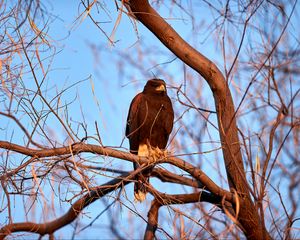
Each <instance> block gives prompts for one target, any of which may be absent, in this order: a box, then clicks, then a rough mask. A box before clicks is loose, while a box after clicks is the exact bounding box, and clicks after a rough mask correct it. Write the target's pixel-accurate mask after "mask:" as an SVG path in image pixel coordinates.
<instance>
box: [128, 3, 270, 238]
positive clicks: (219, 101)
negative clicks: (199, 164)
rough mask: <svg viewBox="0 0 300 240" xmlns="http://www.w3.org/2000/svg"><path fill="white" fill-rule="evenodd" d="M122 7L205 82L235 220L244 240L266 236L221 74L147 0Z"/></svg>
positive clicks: (232, 108)
mask: <svg viewBox="0 0 300 240" xmlns="http://www.w3.org/2000/svg"><path fill="white" fill-rule="evenodd" d="M126 6H127V8H128V10H129V11H130V12H131V14H133V15H134V16H135V17H136V19H138V20H139V21H140V22H141V23H143V24H144V25H145V26H146V27H147V28H148V29H149V30H150V31H151V32H152V33H153V34H154V35H155V36H156V37H157V38H158V39H159V40H160V41H161V42H162V43H163V44H164V45H165V46H166V47H167V48H168V49H169V50H170V51H172V52H173V53H174V54H175V55H176V56H177V57H178V58H180V59H181V60H182V61H183V62H184V63H186V64H187V65H189V66H190V67H191V68H193V69H194V70H195V71H197V72H198V73H199V74H200V75H201V76H202V77H203V78H204V79H205V80H206V81H207V83H208V84H209V86H210V89H211V91H212V93H213V96H214V100H215V106H216V112H217V116H218V125H219V134H220V139H221V144H222V150H223V156H224V162H225V167H226V173H227V179H228V183H229V186H230V188H231V189H233V190H235V191H236V192H237V193H238V194H239V196H240V200H241V199H243V200H244V202H243V204H240V206H241V207H240V208H241V209H240V213H239V221H240V222H241V224H242V225H243V227H244V233H245V236H246V237H247V238H248V239H261V238H266V239H270V236H269V233H268V232H267V231H266V229H265V228H264V225H263V224H262V222H261V219H260V217H259V215H258V211H257V210H255V206H254V204H253V202H252V200H251V197H250V192H249V190H250V188H249V186H248V184H247V180H246V176H245V170H244V166H243V160H242V154H241V151H240V143H239V138H238V131H237V126H236V117H235V110H234V104H233V100H232V97H231V93H230V89H229V87H228V84H227V83H226V81H225V78H224V76H223V74H222V73H221V72H220V70H219V69H218V68H217V66H216V65H215V64H214V63H213V62H211V61H210V60H209V59H207V58H206V57H205V56H203V55H202V54H201V53H199V52H198V51H197V50H196V49H194V48H193V47H192V46H190V45H189V44H188V43H187V42H186V41H184V40H183V39H182V38H181V37H180V36H179V34H178V33H177V32H176V31H175V30H174V29H173V28H172V27H171V26H170V25H169V24H168V23H167V22H166V21H165V20H164V19H163V18H162V17H161V16H160V15H159V14H158V13H157V12H156V11H155V10H154V9H153V8H152V7H151V6H150V4H149V2H148V0H127V1H126Z"/></svg>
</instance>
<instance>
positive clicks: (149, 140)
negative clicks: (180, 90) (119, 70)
mask: <svg viewBox="0 0 300 240" xmlns="http://www.w3.org/2000/svg"><path fill="white" fill-rule="evenodd" d="M173 121H174V110H173V106H172V102H171V99H170V98H169V96H168V95H167V88H166V83H165V81H164V80H162V79H157V78H155V79H150V80H148V81H147V83H146V85H145V86H144V89H143V91H142V92H140V93H138V94H137V95H136V96H135V97H134V98H133V100H132V102H131V104H130V107H129V111H128V116H127V122H126V131H125V132H126V137H127V138H128V140H129V148H130V152H131V153H132V154H135V155H138V156H141V157H149V156H151V155H153V154H154V155H156V156H157V153H158V154H159V152H163V153H166V146H167V143H168V139H169V136H170V134H171V132H172V129H173ZM154 158H155V156H154ZM138 166H139V164H138V163H134V164H133V167H134V169H137V168H138ZM152 169H153V168H152ZM152 169H147V170H146V171H143V172H142V173H141V174H138V175H137V177H136V181H135V183H134V197H135V200H136V201H139V202H142V201H144V200H145V198H146V194H147V191H146V188H145V185H144V184H148V183H149V177H150V174H151V171H152Z"/></svg>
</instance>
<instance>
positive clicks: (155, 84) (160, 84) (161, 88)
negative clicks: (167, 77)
mask: <svg viewBox="0 0 300 240" xmlns="http://www.w3.org/2000/svg"><path fill="white" fill-rule="evenodd" d="M144 92H145V93H152V94H163V95H164V94H167V88H166V83H165V81H164V80H162V79H151V80H148V82H147V83H146V85H145V87H144Z"/></svg>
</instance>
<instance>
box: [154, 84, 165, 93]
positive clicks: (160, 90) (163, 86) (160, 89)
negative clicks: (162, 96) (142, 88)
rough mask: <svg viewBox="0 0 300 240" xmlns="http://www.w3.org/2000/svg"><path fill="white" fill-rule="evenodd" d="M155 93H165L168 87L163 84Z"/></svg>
mask: <svg viewBox="0 0 300 240" xmlns="http://www.w3.org/2000/svg"><path fill="white" fill-rule="evenodd" d="M155 91H157V92H165V91H166V87H165V85H163V84H161V85H159V86H158V87H156V88H155Z"/></svg>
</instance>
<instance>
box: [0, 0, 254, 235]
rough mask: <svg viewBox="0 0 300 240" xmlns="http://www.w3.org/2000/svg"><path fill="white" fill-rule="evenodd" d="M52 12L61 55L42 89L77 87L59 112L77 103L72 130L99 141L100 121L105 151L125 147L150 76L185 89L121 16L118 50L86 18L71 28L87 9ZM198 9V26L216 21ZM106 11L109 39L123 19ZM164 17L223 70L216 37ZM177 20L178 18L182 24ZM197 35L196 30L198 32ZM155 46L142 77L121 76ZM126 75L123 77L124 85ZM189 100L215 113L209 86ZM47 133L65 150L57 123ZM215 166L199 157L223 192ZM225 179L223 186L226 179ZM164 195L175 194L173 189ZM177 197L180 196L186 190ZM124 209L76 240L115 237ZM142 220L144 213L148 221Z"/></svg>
mask: <svg viewBox="0 0 300 240" xmlns="http://www.w3.org/2000/svg"><path fill="white" fill-rule="evenodd" d="M107 2H109V1H107ZM47 6H48V7H49V11H50V12H52V13H53V14H54V15H55V16H57V18H56V17H54V18H52V19H54V20H53V21H51V23H50V25H49V30H48V34H49V36H50V37H51V38H49V39H48V41H53V43H54V44H55V45H56V50H55V52H56V55H55V56H54V58H53V62H52V63H51V64H52V65H51V69H52V70H51V72H49V74H48V77H47V85H45V86H44V87H45V88H49V89H51V90H49V91H48V93H47V94H48V95H47V97H48V98H49V99H51V98H52V97H53V96H55V94H56V91H59V90H61V89H63V88H66V87H67V86H72V85H73V84H75V83H77V84H76V85H74V86H73V87H72V88H70V89H68V90H67V92H66V93H65V94H64V95H63V97H62V99H61V102H62V104H63V103H66V102H70V101H71V100H73V99H75V102H74V103H72V104H71V105H70V106H69V107H68V111H69V116H71V119H72V121H73V123H72V124H73V126H76V122H82V121H83V120H84V121H85V122H86V124H87V130H88V134H89V135H92V136H95V135H96V131H95V121H97V123H98V126H99V131H100V134H101V138H102V141H103V144H104V145H106V146H115V147H119V146H120V144H121V143H122V140H123V139H124V130H125V122H126V117H127V111H128V107H129V104H130V101H131V99H132V98H133V97H134V95H135V94H136V93H137V92H139V91H141V90H142V87H143V85H144V83H145V81H146V80H147V79H148V78H151V77H152V76H153V75H157V76H158V77H161V78H164V75H163V74H162V73H163V71H161V70H160V68H164V69H166V70H168V71H169V73H170V76H172V77H173V78H174V83H173V84H174V85H175V86H179V84H182V82H183V81H182V79H184V73H183V64H182V63H181V62H180V61H179V60H174V61H173V62H171V63H169V64H165V65H161V66H159V67H155V66H156V63H154V61H153V60H155V61H156V62H158V63H164V62H169V61H172V60H173V59H174V56H173V55H172V54H171V53H170V52H169V51H168V50H167V49H166V48H165V47H164V46H162V45H161V44H160V43H159V41H158V40H157V39H156V38H155V37H154V36H153V34H152V33H150V32H149V31H148V30H147V29H145V28H144V27H143V26H142V25H141V24H139V23H137V27H138V34H137V33H136V32H135V30H134V25H133V24H132V22H131V21H130V20H129V19H128V17H127V16H126V15H123V16H122V19H121V21H120V24H119V25H118V27H117V30H116V34H115V38H114V39H115V40H116V41H117V42H116V44H115V45H114V46H111V45H110V44H109V42H108V40H107V39H106V37H105V36H104V34H103V33H102V32H101V31H99V29H97V28H96V26H95V25H94V24H93V23H92V22H91V20H90V19H89V18H88V17H86V18H84V19H83V20H82V21H81V20H80V19H79V20H78V21H76V22H74V21H75V19H76V18H77V17H78V15H79V13H81V12H82V8H80V7H78V3H77V2H74V1H70V0H68V1H58V0H56V1H52V2H50V3H48V5H47ZM194 7H195V8H196V10H197V11H198V14H199V15H200V17H199V18H201V19H205V20H206V22H205V23H206V24H207V23H208V22H209V21H210V18H211V15H210V12H209V11H207V9H203V8H200V7H199V9H197V7H198V6H197V5H196V4H195V6H194ZM105 9H106V11H107V13H108V14H105V13H104V11H102V10H101V11H100V14H99V15H97V14H95V16H98V17H100V19H101V21H103V23H102V24H101V27H102V28H103V30H104V31H105V32H106V33H107V34H108V35H110V34H111V32H112V29H113V28H114V24H115V22H116V20H117V17H118V12H117V11H116V8H115V4H114V2H113V1H111V3H108V5H106V6H105ZM175 9H176V8H175ZM159 12H160V13H161V14H162V15H163V16H164V17H166V18H167V19H168V22H169V23H170V24H171V25H172V26H174V28H175V29H176V30H177V31H178V32H179V33H180V34H181V35H182V36H183V37H184V39H186V40H187V41H190V43H191V44H192V45H194V46H196V47H197V48H199V49H200V50H201V52H202V53H203V54H204V55H206V56H207V57H209V58H210V59H212V60H214V61H216V62H217V63H218V66H219V67H220V69H223V64H222V55H221V49H220V46H219V45H215V42H214V41H212V40H213V39H214V38H218V37H219V36H216V35H212V36H211V35H210V32H209V31H203V30H202V31H201V29H200V30H199V29H197V28H196V27H195V29H193V31H196V32H197V31H199V38H197V39H194V38H192V36H191V35H190V30H191V29H192V24H191V22H190V21H189V18H187V17H186V16H185V15H184V14H181V13H180V11H178V12H176V11H175V13H173V14H174V15H172V16H175V17H172V19H171V18H170V19H169V18H168V16H169V15H170V12H169V10H168V9H167V6H164V5H162V6H161V7H160V9H159ZM176 17H178V19H177V18H176ZM182 19H184V21H182ZM197 27H198V28H199V26H197ZM239 34H240V33H237V35H238V36H239ZM251 37H253V36H251ZM252 39H255V40H257V41H259V39H258V38H257V39H256V38H255V37H254V38H252ZM233 40H236V41H238V39H237V38H236V39H235V38H234V37H233ZM140 42H142V43H143V45H142V44H140ZM152 46H155V49H151V50H152V51H154V52H155V54H156V58H155V59H154V57H153V55H154V54H151V53H150V52H149V56H141V57H143V60H144V59H145V58H147V57H149V59H147V60H145V61H143V63H144V66H142V68H143V69H142V70H139V69H138V68H137V67H134V64H136V65H137V66H138V65H139V62H135V63H132V64H131V67H129V66H130V64H124V68H123V72H121V73H120V71H119V64H120V62H118V59H119V57H120V55H122V54H124V55H126V54H129V55H130V54H132V55H134V56H135V58H134V59H138V58H137V57H136V55H137V54H138V53H139V50H140V48H143V47H149V48H150V47H152ZM231 50H232V49H231ZM232 51H234V50H232ZM125 60H126V59H125ZM125 60H123V61H125ZM230 60H232V59H230ZM229 62H230V61H229ZM48 63H50V61H49V60H46V61H45V65H47V64H48ZM191 72H192V71H190V70H189V71H188V74H192V73H191ZM121 75H124V77H122V76H121ZM241 76H242V81H243V80H244V81H245V82H246V81H247V80H248V79H247V77H248V76H247V74H245V75H243V74H241ZM195 78H197V77H195ZM31 80H32V79H31ZM165 80H168V79H165ZM26 84H28V86H31V85H32V82H31V81H30V78H29V79H28V80H26ZM233 88H234V87H233ZM192 90H194V89H192ZM187 91H189V89H187ZM195 92H196V91H195ZM190 93H191V94H192V95H193V99H194V100H195V101H197V102H196V103H197V104H200V106H201V104H203V106H206V107H209V108H211V109H213V108H214V105H213V101H212V100H211V99H212V96H211V93H210V91H208V88H207V85H206V84H205V83H203V88H202V89H201V90H199V92H196V93H194V91H190ZM194 94H195V95H194ZM197 94H198V96H197ZM169 95H170V96H171V97H172V99H173V100H175V96H176V92H175V91H174V90H172V89H170V90H169ZM199 96H200V97H199ZM201 101H203V102H201ZM204 101H205V102H204ZM177 104H178V103H176V102H175V101H174V106H175V107H177V106H178V105H177ZM37 105H38V104H37ZM185 118H186V120H187V121H191V122H195V121H196V120H195V115H193V114H191V113H187V114H186V115H185ZM211 119H212V121H214V122H215V118H213V117H212V118H211ZM1 121H4V123H3V124H4V125H7V124H8V121H7V119H0V123H2V122H1ZM200 121H201V119H200ZM245 122H247V124H249V125H250V126H251V125H252V127H256V125H255V123H254V122H255V120H252V119H251V120H250V121H248V119H245ZM1 125H2V124H1ZM28 126H29V127H30V123H28ZM9 127H10V130H9V132H12V129H14V128H15V126H14V125H10V126H9ZM48 127H49V132H50V133H51V134H53V136H56V137H57V142H58V143H60V144H61V143H63V142H64V140H65V137H66V134H65V132H64V130H63V128H62V127H61V126H60V125H59V124H58V121H57V119H55V118H53V117H51V118H50V117H49V121H48ZM74 128H76V127H74ZM178 128H179V124H177V125H175V130H176V129H178ZM14 131H15V132H14V137H13V140H14V141H15V142H19V143H22V142H23V139H20V138H19V136H18V134H17V133H18V130H17V129H14ZM207 131H208V132H209V133H210V134H211V135H212V136H213V139H216V140H218V136H217V134H216V131H214V130H213V129H212V128H211V126H209V130H207ZM79 135H80V136H81V137H84V133H83V131H82V129H80V134H79ZM5 138H6V139H9V138H10V136H5ZM204 140H209V138H207V136H206V137H205V138H204ZM203 142H204V143H203V148H202V149H203V150H204V151H205V150H210V149H212V148H214V147H216V146H218V143H216V144H215V145H214V144H211V143H210V142H209V143H205V142H206V141H203ZM189 144H190V145H188V146H190V148H189V149H187V151H188V152H193V151H194V150H195V148H194V147H193V145H192V143H189ZM212 145H213V146H212ZM122 147H124V148H125V150H126V148H127V147H128V142H127V139H125V141H124V142H123V145H122ZM196 149H197V148H196ZM214 158H215V155H214V153H211V154H206V155H203V156H201V159H202V160H203V161H205V162H206V163H207V164H205V166H204V170H205V172H207V173H209V175H210V177H211V178H212V179H213V180H216V181H217V182H218V184H221V185H223V186H226V180H224V179H223V180H220V179H219V177H218V175H217V174H214V171H215V170H216V169H217V168H218V167H219V168H221V172H223V173H224V167H223V165H222V164H223V163H222V161H218V159H214ZM95 161H100V162H101V163H103V164H104V165H108V166H110V167H115V168H122V169H123V168H125V169H128V170H129V169H131V164H127V163H125V162H123V161H118V160H112V159H102V158H101V159H96V160H95ZM223 176H224V178H225V174H224V175H223ZM100 181H101V180H100ZM103 181H104V180H103ZM131 188H132V187H131V186H129V187H127V188H126V189H128V191H127V194H128V195H130V194H131V195H132V189H131ZM163 188H165V186H163V187H162V189H163ZM166 189H167V190H171V191H175V190H174V189H169V188H166ZM176 190H178V191H181V189H176ZM108 199H109V200H108V202H112V201H113V197H112V198H108ZM124 202H125V203H127V204H128V205H129V206H131V207H134V206H132V205H130V203H129V202H126V201H125V200H124ZM149 203H150V202H149V201H148V204H147V205H144V206H143V205H138V206H137V209H138V210H139V212H142V211H143V209H144V208H147V207H148V206H149ZM39 204H40V205H39V206H42V203H39ZM67 208H68V205H67V204H66V205H63V206H62V207H61V212H60V213H64V212H65V211H66V209H67ZM103 208H104V204H103V203H102V202H101V201H97V202H95V203H94V204H93V205H92V206H91V207H89V208H88V209H87V210H86V211H87V212H88V216H89V217H88V218H85V219H84V220H83V223H85V224H86V223H89V222H90V221H92V219H93V218H94V217H96V216H97V215H98V214H99V213H100V212H101V211H102V210H103ZM122 209H123V210H122V211H119V210H120V206H119V205H118V204H115V205H113V207H112V213H108V214H104V215H103V216H101V218H99V220H97V221H96V222H95V225H96V226H97V227H96V228H93V230H92V231H89V229H87V230H85V231H83V233H82V235H79V236H78V238H80V237H83V236H87V235H88V236H89V237H91V238H92V237H94V238H96V237H97V236H99V234H104V235H103V236H110V235H109V232H107V233H106V232H105V226H106V224H107V218H108V217H109V216H110V214H119V213H120V212H121V214H120V219H127V215H126V214H127V211H126V207H124V206H123V208H122ZM14 211H15V217H16V220H19V219H21V218H20V217H21V216H22V215H19V214H18V213H19V209H17V208H15V209H14ZM145 214H146V212H145V213H144V216H145ZM58 215H59V214H58ZM36 216H37V217H36V219H35V220H36V221H42V219H40V218H39V217H38V214H37V215H36ZM0 217H1V215H0ZM53 217H54V216H53ZM50 218H51V217H50ZM170 218H171V215H170ZM51 219H53V218H51ZM80 219H81V218H80ZM74 224H75V223H74ZM74 224H73V225H74ZM139 224H140V227H141V228H139V226H134V227H133V226H131V225H130V222H129V223H128V224H124V225H123V226H120V228H124V229H125V230H126V231H128V232H130V229H131V228H132V231H134V230H136V229H142V230H141V232H143V231H144V227H145V225H144V223H139ZM82 227H83V226H82ZM169 227H170V226H169ZM79 229H80V228H79ZM71 232H72V228H71V227H66V228H63V229H62V230H60V231H59V232H58V233H57V235H55V236H70V235H71ZM105 234H107V235H105ZM139 234H142V233H136V236H140V235H139Z"/></svg>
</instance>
